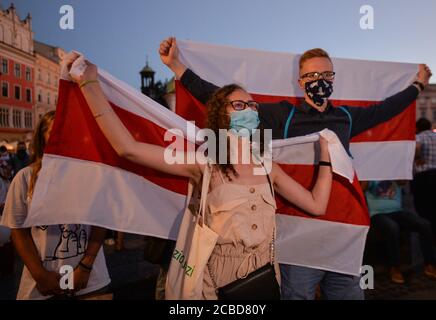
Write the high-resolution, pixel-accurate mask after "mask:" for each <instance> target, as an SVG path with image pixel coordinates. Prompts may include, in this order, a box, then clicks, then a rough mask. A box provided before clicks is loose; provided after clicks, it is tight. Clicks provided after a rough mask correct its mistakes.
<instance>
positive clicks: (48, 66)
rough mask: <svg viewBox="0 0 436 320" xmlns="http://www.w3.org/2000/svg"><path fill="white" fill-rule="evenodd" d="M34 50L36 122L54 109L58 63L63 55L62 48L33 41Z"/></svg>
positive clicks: (56, 95) (56, 94)
mask: <svg viewBox="0 0 436 320" xmlns="http://www.w3.org/2000/svg"><path fill="white" fill-rule="evenodd" d="M34 48H35V57H36V64H35V76H36V77H35V99H36V101H35V117H36V120H37V121H38V120H39V119H40V118H41V117H42V116H43V115H44V114H45V113H47V112H48V111H51V110H55V109H56V104H57V100H58V86H59V74H60V61H61V60H62V59H63V57H64V55H65V51H64V50H63V49H62V48H59V47H54V46H50V45H48V44H45V43H42V42H39V41H34Z"/></svg>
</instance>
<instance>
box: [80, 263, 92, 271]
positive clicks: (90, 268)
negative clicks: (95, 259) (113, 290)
mask: <svg viewBox="0 0 436 320" xmlns="http://www.w3.org/2000/svg"><path fill="white" fill-rule="evenodd" d="M79 266H80V267H81V268H82V269H84V270H85V271H87V272H91V271H92V267H88V266H87V265H85V264H84V263H83V262H82V261H80V262H79Z"/></svg>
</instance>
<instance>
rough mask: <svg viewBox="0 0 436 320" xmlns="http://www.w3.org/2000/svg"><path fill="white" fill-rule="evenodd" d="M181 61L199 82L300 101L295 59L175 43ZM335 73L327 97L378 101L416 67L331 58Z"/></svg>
mask: <svg viewBox="0 0 436 320" xmlns="http://www.w3.org/2000/svg"><path fill="white" fill-rule="evenodd" d="M177 45H178V47H179V48H180V57H181V60H182V61H183V62H184V63H185V64H186V65H187V66H188V67H189V68H191V69H192V70H194V71H195V73H197V74H198V75H199V76H200V77H202V78H203V79H205V80H207V81H209V82H212V83H214V84H216V85H219V86H223V85H226V84H229V83H232V82H236V83H239V84H242V85H243V86H244V87H245V89H247V90H248V91H249V92H251V93H257V94H267V95H273V96H285V97H302V96H303V95H304V94H303V91H302V90H301V89H300V88H299V86H298V83H297V79H298V78H299V67H298V59H299V57H300V55H297V54H290V53H279V52H269V51H260V50H254V49H241V48H235V47H229V46H219V45H212V44H204V43H197V42H191V41H180V40H179V41H178V42H177ZM332 60H333V65H334V69H335V72H336V78H335V85H334V87H335V90H334V92H333V95H332V97H331V99H339V100H359V101H360V100H363V101H381V100H384V99H385V98H387V97H388V96H391V95H393V94H395V93H397V92H399V91H401V90H403V89H405V88H406V87H407V86H408V85H409V84H410V83H412V82H413V80H414V79H415V77H416V73H417V72H418V65H417V64H413V63H398V62H382V61H368V60H354V59H342V58H332Z"/></svg>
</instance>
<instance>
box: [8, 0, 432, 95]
mask: <svg viewBox="0 0 436 320" xmlns="http://www.w3.org/2000/svg"><path fill="white" fill-rule="evenodd" d="M0 3H1V5H2V7H3V8H6V7H8V6H9V4H10V1H4V0H2V1H0ZM14 3H15V6H16V8H17V11H18V14H19V15H20V17H21V18H24V17H25V16H26V15H27V13H28V12H30V13H31V15H32V18H33V20H32V23H33V31H34V34H35V39H36V40H39V41H43V42H46V43H48V44H51V45H54V46H60V47H62V48H64V49H65V50H67V51H69V50H72V49H76V50H78V51H81V52H83V53H84V54H85V55H86V56H87V57H88V59H89V60H91V61H93V62H94V63H96V64H97V65H99V66H101V67H102V68H104V69H106V70H107V71H109V72H110V73H112V74H113V75H114V76H116V77H117V78H119V79H121V80H124V81H126V82H127V83H129V84H131V85H133V86H134V87H136V88H139V86H140V78H139V73H138V72H139V70H140V69H141V68H142V67H143V66H144V65H145V62H146V56H147V55H148V58H149V62H150V65H151V67H152V68H153V69H154V70H155V71H156V79H157V80H159V79H162V80H164V79H165V78H170V77H171V76H172V74H171V72H170V71H169V70H168V69H166V67H165V66H164V65H163V64H162V63H161V62H160V59H159V55H158V53H157V49H158V46H159V43H160V41H161V40H162V39H164V38H165V37H167V36H170V35H174V36H176V37H177V38H179V39H184V40H186V39H189V40H193V41H199V42H207V43H212V44H222V45H230V46H237V47H242V48H256V49H261V50H269V51H279V52H291V53H301V52H303V51H305V50H306V49H309V48H312V47H322V48H324V49H326V50H327V51H328V52H329V53H330V54H331V55H332V56H335V57H345V58H357V59H371V60H385V61H399V62H413V63H427V64H429V65H430V67H431V68H432V69H433V73H435V72H436V34H435V30H436V18H435V16H436V1H434V0H419V1H409V0H383V1H380V0H378V1H374V0H372V1H371V0H331V1H322V0H311V1H291V0H219V1H211V0H183V1H178V0H166V1H161V0H124V1H119V0H104V1H103V0H94V1H88V0H70V1H66V0H38V1H29V0H16V1H14ZM65 4H69V5H72V7H73V8H74V14H75V17H74V18H75V19H74V24H75V29H74V30H62V29H61V28H60V27H59V20H60V18H61V16H62V15H61V14H60V13H59V9H60V7H61V6H62V5H65ZM362 5H371V6H372V7H373V8H374V18H375V20H374V22H375V23H374V29H373V30H362V29H361V28H360V25H359V21H360V18H361V16H362V15H361V14H360V12H359V9H360V7H361V6H362ZM431 81H432V82H436V77H435V76H434V77H433V78H432V80H431Z"/></svg>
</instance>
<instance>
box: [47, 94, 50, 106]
mask: <svg viewBox="0 0 436 320" xmlns="http://www.w3.org/2000/svg"><path fill="white" fill-rule="evenodd" d="M47 104H50V93H47Z"/></svg>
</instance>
